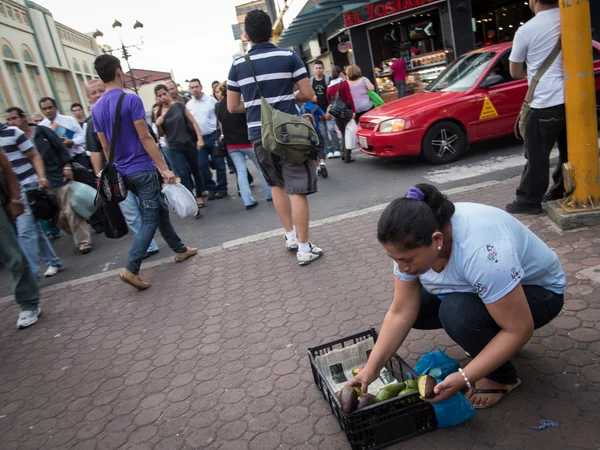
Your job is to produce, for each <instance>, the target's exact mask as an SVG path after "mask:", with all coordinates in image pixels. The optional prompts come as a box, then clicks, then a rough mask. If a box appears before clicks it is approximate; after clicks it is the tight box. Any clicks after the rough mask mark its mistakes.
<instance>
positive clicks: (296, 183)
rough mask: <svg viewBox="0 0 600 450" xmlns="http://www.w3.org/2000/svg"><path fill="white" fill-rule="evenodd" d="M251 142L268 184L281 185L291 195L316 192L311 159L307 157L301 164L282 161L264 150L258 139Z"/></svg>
mask: <svg viewBox="0 0 600 450" xmlns="http://www.w3.org/2000/svg"><path fill="white" fill-rule="evenodd" d="M252 144H253V145H254V153H255V154H256V159H257V160H258V164H259V165H260V168H261V169H262V172H263V175H264V176H265V179H266V180H267V184H268V185H269V186H271V187H274V186H277V187H283V188H285V192H286V193H287V194H292V195H293V194H305V195H310V194H314V193H315V192H317V174H316V168H315V162H314V161H313V160H310V159H307V160H306V161H304V162H303V163H302V164H295V163H293V162H291V161H287V160H286V161H283V160H282V159H281V158H280V157H279V156H277V155H274V154H273V153H269V152H268V151H266V150H265V148H264V147H263V146H262V142H261V141H260V140H256V141H254V142H253V143H252Z"/></svg>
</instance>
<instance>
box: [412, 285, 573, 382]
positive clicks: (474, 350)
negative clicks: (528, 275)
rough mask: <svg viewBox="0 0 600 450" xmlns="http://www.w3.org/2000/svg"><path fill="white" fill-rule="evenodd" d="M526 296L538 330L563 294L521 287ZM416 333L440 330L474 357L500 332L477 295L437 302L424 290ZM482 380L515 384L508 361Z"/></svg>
mask: <svg viewBox="0 0 600 450" xmlns="http://www.w3.org/2000/svg"><path fill="white" fill-rule="evenodd" d="M523 291H525V297H526V299H527V303H528V304H529V309H530V310H531V315H532V316H533V325H534V327H535V329H536V330H537V329H538V328H540V327H543V326H544V325H546V324H548V323H549V322H550V321H551V320H552V319H554V318H555V317H556V316H557V315H558V313H559V312H560V310H561V309H562V306H563V302H564V295H563V294H557V293H555V292H552V291H549V290H547V289H544V288H543V287H540V286H523ZM413 328H416V329H417V330H437V329H440V328H443V329H444V330H445V331H446V333H448V336H450V339H452V340H453V341H454V342H456V343H457V344H458V345H460V346H461V347H462V348H463V349H464V350H466V351H467V352H469V354H470V355H471V356H472V357H473V358H475V357H476V356H477V355H478V354H479V353H480V352H481V351H482V350H483V349H484V348H485V347H486V346H487V345H488V344H489V343H490V341H491V340H492V339H494V337H496V335H497V334H498V332H499V331H500V326H499V325H498V324H497V323H496V321H495V320H494V318H493V317H492V316H491V315H490V313H489V312H488V310H487V308H486V307H485V304H484V303H483V302H482V301H481V299H480V298H479V296H478V295H477V294H471V293H467V292H457V293H452V294H448V295H445V296H444V298H443V300H440V298H439V297H437V296H436V295H433V294H430V293H429V292H427V291H426V290H425V289H423V292H422V295H421V308H420V309H419V315H418V317H417V321H416V322H415V324H414V325H413ZM485 378H487V379H489V380H492V381H495V382H497V383H501V384H513V383H516V382H517V370H516V369H515V366H513V365H512V363H511V362H510V361H507V362H505V363H504V364H502V365H501V366H500V367H498V368H497V369H496V370H494V371H493V372H492V373H490V374H488V375H486V376H485Z"/></svg>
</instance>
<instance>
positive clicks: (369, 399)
mask: <svg viewBox="0 0 600 450" xmlns="http://www.w3.org/2000/svg"><path fill="white" fill-rule="evenodd" d="M375 403H377V399H376V397H375V396H374V395H371V394H363V395H361V396H360V397H358V407H357V408H356V409H362V408H366V407H367V406H371V405H374V404H375Z"/></svg>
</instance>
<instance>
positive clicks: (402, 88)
mask: <svg viewBox="0 0 600 450" xmlns="http://www.w3.org/2000/svg"><path fill="white" fill-rule="evenodd" d="M396 89H398V98H402V97H406V81H396Z"/></svg>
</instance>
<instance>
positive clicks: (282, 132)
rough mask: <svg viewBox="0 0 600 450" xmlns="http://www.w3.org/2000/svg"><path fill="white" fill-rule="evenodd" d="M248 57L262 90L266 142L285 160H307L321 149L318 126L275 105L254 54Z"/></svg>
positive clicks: (264, 143) (261, 109) (265, 145)
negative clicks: (266, 91) (261, 79)
mask: <svg viewBox="0 0 600 450" xmlns="http://www.w3.org/2000/svg"><path fill="white" fill-rule="evenodd" d="M244 58H245V59H246V63H247V64H248V66H249V67H250V71H251V72H252V77H253V78H254V83H255V84H256V89H258V93H259V94H260V100H261V107H260V116H261V117H260V123H261V140H262V146H263V147H264V149H265V150H266V151H268V152H269V153H273V154H274V155H277V156H279V157H280V158H282V159H284V160H289V161H291V162H293V163H294V164H302V163H304V162H305V161H306V160H307V159H309V158H310V157H311V156H312V155H316V152H317V150H316V148H317V146H318V145H319V135H318V134H317V131H316V130H315V127H313V126H312V124H311V123H310V122H308V121H306V120H304V118H302V117H301V116H299V115H295V114H288V113H285V112H283V111H279V110H277V109H275V108H273V107H272V106H271V105H270V104H269V102H268V101H267V100H266V99H265V97H264V96H263V95H262V92H261V90H260V86H259V85H258V80H257V79H256V73H255V72H254V68H253V67H252V62H251V61H250V57H249V56H248V55H246V56H244Z"/></svg>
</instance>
